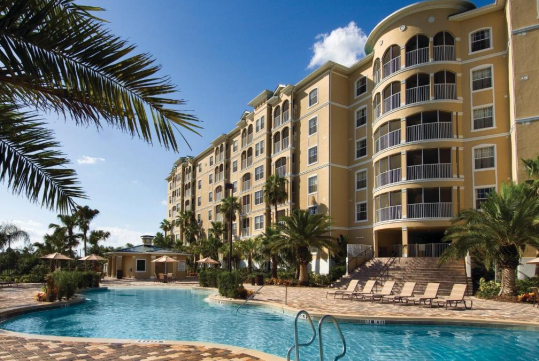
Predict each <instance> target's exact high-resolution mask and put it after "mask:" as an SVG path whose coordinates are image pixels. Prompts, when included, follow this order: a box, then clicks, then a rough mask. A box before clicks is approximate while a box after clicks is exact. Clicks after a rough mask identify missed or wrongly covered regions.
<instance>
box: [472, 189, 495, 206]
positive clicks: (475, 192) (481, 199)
mask: <svg viewBox="0 0 539 361" xmlns="http://www.w3.org/2000/svg"><path fill="white" fill-rule="evenodd" d="M481 190H490V191H489V192H488V193H489V194H490V193H491V192H496V185H487V186H477V187H475V188H474V193H473V197H474V199H473V204H474V208H475V209H480V208H481V203H482V202H481V203H478V202H480V201H485V200H486V199H487V197H483V198H479V194H478V192H479V191H481ZM485 196H488V194H485ZM478 205H479V207H478Z"/></svg>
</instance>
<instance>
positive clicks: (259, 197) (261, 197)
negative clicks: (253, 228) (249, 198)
mask: <svg viewBox="0 0 539 361" xmlns="http://www.w3.org/2000/svg"><path fill="white" fill-rule="evenodd" d="M263 202H264V193H263V192H262V191H256V192H255V205H258V204H262V203H263Z"/></svg>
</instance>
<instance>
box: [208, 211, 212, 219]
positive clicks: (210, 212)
mask: <svg viewBox="0 0 539 361" xmlns="http://www.w3.org/2000/svg"><path fill="white" fill-rule="evenodd" d="M211 216H212V210H211V209H210V210H209V211H208V221H211Z"/></svg>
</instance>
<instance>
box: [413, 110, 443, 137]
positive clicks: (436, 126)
mask: <svg viewBox="0 0 539 361" xmlns="http://www.w3.org/2000/svg"><path fill="white" fill-rule="evenodd" d="M448 138H453V124H452V113H451V112H444V111H441V110H433V111H427V112H421V113H416V114H413V115H410V116H408V117H406V142H417V141H421V140H428V139H448Z"/></svg>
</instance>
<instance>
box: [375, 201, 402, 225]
mask: <svg viewBox="0 0 539 361" xmlns="http://www.w3.org/2000/svg"><path fill="white" fill-rule="evenodd" d="M401 218H402V206H400V205H398V206H390V207H385V208H380V209H377V210H376V222H385V221H390V220H393V219H401Z"/></svg>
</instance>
